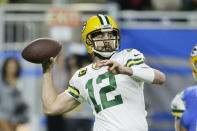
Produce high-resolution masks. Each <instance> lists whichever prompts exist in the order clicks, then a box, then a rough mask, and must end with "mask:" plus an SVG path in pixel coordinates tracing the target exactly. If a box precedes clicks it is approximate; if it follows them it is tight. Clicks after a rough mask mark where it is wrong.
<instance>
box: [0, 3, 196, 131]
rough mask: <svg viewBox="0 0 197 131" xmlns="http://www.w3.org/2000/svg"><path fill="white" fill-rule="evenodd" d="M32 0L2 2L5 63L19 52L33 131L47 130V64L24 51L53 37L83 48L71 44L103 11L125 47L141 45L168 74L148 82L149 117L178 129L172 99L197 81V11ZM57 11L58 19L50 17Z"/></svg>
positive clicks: (66, 49)
mask: <svg viewBox="0 0 197 131" xmlns="http://www.w3.org/2000/svg"><path fill="white" fill-rule="evenodd" d="M26 2H27V3H28V4H24V3H23V1H18V3H17V2H13V3H6V4H1V5H0V66H1V64H2V63H3V61H4V60H5V59H6V58H7V57H9V56H15V57H17V58H18V59H19V60H20V62H21V63H22V67H23V70H22V76H21V79H20V81H21V85H22V87H23V88H22V91H23V92H24V94H25V97H26V101H27V102H28V103H29V105H30V108H31V111H30V115H31V119H32V120H31V124H30V125H31V130H33V131H34V130H35V131H38V130H39V131H42V130H43V131H44V130H46V122H45V119H46V118H45V116H44V114H43V113H42V105H41V99H40V93H41V92H40V87H41V73H42V72H41V65H35V64H31V63H29V62H26V61H24V60H23V59H22V57H21V50H22V49H23V48H24V47H25V46H26V45H27V44H28V43H29V42H30V41H31V40H34V39H36V38H39V37H51V38H54V39H57V40H59V41H61V43H62V44H63V49H62V50H63V53H64V54H65V55H66V56H69V55H70V54H74V53H79V52H81V51H80V50H74V49H73V48H70V47H71V46H72V45H74V44H75V43H82V41H81V31H80V30H81V22H83V21H85V20H86V19H87V18H88V17H89V16H92V15H95V14H97V13H104V14H109V15H110V16H112V17H113V18H114V19H115V20H116V21H117V23H118V24H119V28H120V31H121V50H122V49H125V48H136V49H138V50H139V51H141V52H143V53H144V55H145V58H146V62H147V64H148V65H150V66H152V67H154V68H156V69H159V70H161V71H163V72H164V73H166V75H167V81H166V83H165V84H164V85H162V86H158V85H149V84H146V85H145V90H144V92H145V101H146V107H147V111H148V117H147V119H148V122H149V127H150V131H173V130H174V118H173V116H172V115H171V113H170V102H171V100H172V99H173V97H174V95H175V94H176V93H177V92H179V91H181V90H182V89H184V88H186V87H188V86H191V85H194V84H195V83H194V81H193V79H192V72H191V69H190V65H189V57H190V51H191V49H192V47H193V46H194V45H195V44H196V43H197V37H196V34H197V13H196V11H178V10H177V9H176V8H175V9H171V10H168V11H167V10H156V9H155V10H150V9H149V8H148V10H140V11H139V10H134V9H127V8H128V7H127V8H126V9H123V7H122V6H121V5H119V4H120V3H121V2H120V3H119V4H118V3H116V2H114V1H110V2H109V1H106V0H102V1H91V0H90V1H89V2H91V3H88V1H85V0H84V1H81V2H84V3H80V0H79V1H72V2H71V1H67V4H66V2H65V1H60V0H59V1H56V2H54V1H53V2H52V1H50V2H49V1H47V0H46V1H42V3H39V2H38V1H34V2H28V1H26ZM184 2H186V1H184ZM2 3H4V2H2ZM51 3H52V4H51ZM175 7H176V6H175ZM62 12H63V13H62ZM61 13H62V14H61ZM60 14H61V15H60ZM51 15H53V16H54V18H52V17H49V16H51ZM57 16H58V17H57ZM65 17H69V19H66V18H65ZM64 18H65V19H64ZM71 19H72V21H71ZM71 49H73V50H71ZM86 53H87V52H86ZM82 54H85V53H83V52H82ZM87 117H88V118H89V119H92V120H93V118H92V117H89V116H87Z"/></svg>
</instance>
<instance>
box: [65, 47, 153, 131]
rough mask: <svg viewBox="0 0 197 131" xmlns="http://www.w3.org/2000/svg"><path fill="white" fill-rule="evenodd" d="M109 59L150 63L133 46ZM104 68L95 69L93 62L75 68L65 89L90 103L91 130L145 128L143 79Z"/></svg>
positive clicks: (131, 63) (125, 63) (137, 130)
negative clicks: (93, 118) (76, 69)
mask: <svg viewBox="0 0 197 131" xmlns="http://www.w3.org/2000/svg"><path fill="white" fill-rule="evenodd" d="M110 60H113V61H117V62H119V63H120V64H122V65H123V66H126V67H132V66H138V67H149V66H147V65H146V64H145V63H144V56H143V54H142V53H140V52H139V51H137V50H136V49H125V50H123V51H120V52H117V53H115V54H114V55H113V56H112V57H111V59H110ZM107 68H108V67H107V66H105V67H102V68H99V69H96V68H95V64H94V63H93V64H90V65H88V66H86V67H84V68H82V69H80V70H78V71H77V72H76V73H75V74H74V75H73V77H72V79H71V80H70V82H69V87H68V89H67V90H66V93H68V94H69V95H71V96H72V97H74V98H75V99H76V100H78V101H79V102H86V101H87V102H88V103H89V104H90V105H91V107H92V110H93V114H94V116H95V123H94V131H147V130H148V126H147V121H146V110H145V103H144V94H143V85H144V82H143V81H141V80H138V79H136V78H132V77H131V76H128V75H123V74H118V75H113V74H111V73H110V72H108V70H107Z"/></svg>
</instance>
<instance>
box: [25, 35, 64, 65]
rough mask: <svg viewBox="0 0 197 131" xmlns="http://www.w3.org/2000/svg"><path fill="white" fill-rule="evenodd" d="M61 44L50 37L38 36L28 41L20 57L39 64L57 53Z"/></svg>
mask: <svg viewBox="0 0 197 131" xmlns="http://www.w3.org/2000/svg"><path fill="white" fill-rule="evenodd" d="M61 48H62V45H61V44H60V43H59V42H58V41H56V40H53V39H50V38H39V39H36V40H34V41H32V42H30V43H29V44H28V45H27V46H26V47H25V48H24V49H23V50H22V57H23V58H24V59H25V60H27V61H29V62H32V63H37V64H40V63H42V62H44V61H48V60H49V59H50V57H55V56H57V55H58V53H59V52H60V50H61Z"/></svg>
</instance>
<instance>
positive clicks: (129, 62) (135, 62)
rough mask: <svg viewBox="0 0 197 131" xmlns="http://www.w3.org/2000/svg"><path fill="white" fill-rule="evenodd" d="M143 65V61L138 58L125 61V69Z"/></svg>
mask: <svg viewBox="0 0 197 131" xmlns="http://www.w3.org/2000/svg"><path fill="white" fill-rule="evenodd" d="M142 63H144V59H142V58H138V59H129V60H127V63H126V64H125V66H126V67H131V66H133V65H140V64H142Z"/></svg>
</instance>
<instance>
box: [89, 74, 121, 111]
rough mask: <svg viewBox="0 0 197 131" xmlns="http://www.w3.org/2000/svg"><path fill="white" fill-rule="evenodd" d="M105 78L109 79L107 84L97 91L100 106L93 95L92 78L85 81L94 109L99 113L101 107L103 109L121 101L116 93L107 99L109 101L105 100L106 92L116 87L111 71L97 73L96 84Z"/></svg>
mask: <svg viewBox="0 0 197 131" xmlns="http://www.w3.org/2000/svg"><path fill="white" fill-rule="evenodd" d="M107 78H108V79H109V85H107V86H104V87H102V88H101V89H100V91H99V96H100V100H101V105H102V107H101V105H99V104H97V102H96V99H95V96H94V88H93V84H92V81H93V79H90V80H88V82H87V83H86V89H88V94H89V97H90V99H91V101H92V103H93V105H94V109H95V111H96V113H99V112H100V111H101V110H102V109H103V110H104V109H106V108H109V107H112V106H116V105H119V104H122V103H123V101H122V97H121V95H116V96H114V99H112V100H109V101H108V100H107V95H106V94H107V93H109V92H111V91H115V90H116V88H117V85H116V80H115V76H114V75H113V74H112V73H110V72H106V73H104V74H101V75H99V76H98V77H97V78H96V84H100V83H102V80H104V79H107Z"/></svg>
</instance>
